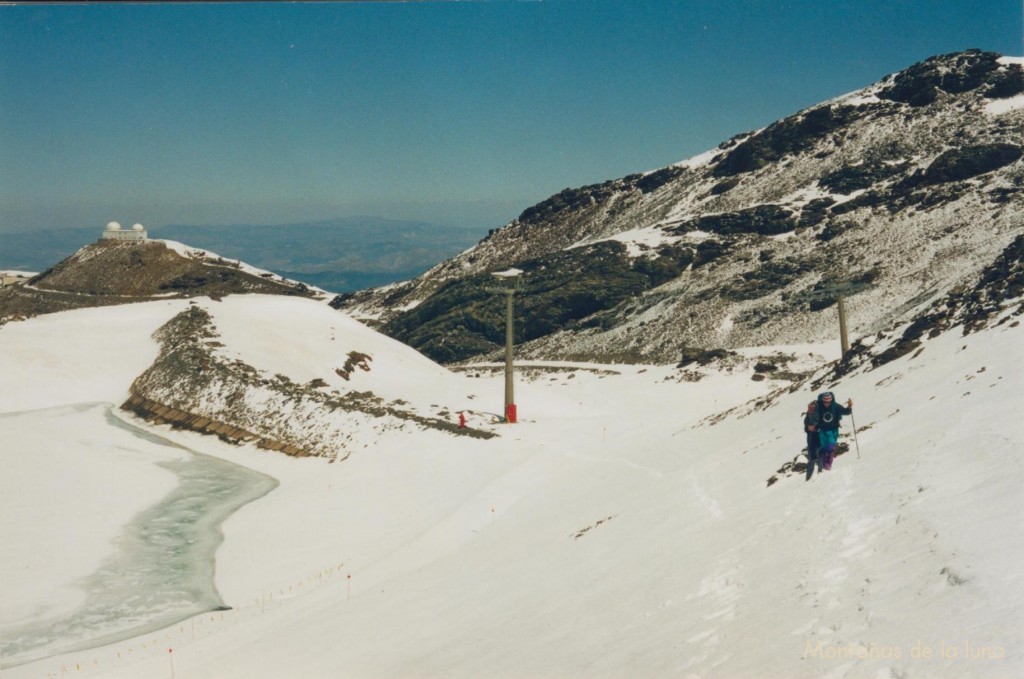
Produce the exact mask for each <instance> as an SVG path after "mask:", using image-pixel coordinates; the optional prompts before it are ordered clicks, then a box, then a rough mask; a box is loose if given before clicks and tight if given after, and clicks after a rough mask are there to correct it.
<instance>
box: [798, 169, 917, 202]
mask: <svg viewBox="0 0 1024 679" xmlns="http://www.w3.org/2000/svg"><path fill="white" fill-rule="evenodd" d="M908 167H909V163H898V164H893V165H890V164H886V163H862V164H860V165H845V166H843V167H841V168H839V169H838V170H833V171H832V172H829V173H828V174H826V175H825V176H823V177H822V178H821V179H820V180H818V184H820V185H821V186H823V187H825V188H827V189H828V190H829V191H832V192H835V193H842V194H844V195H848V194H851V193H853V192H854V191H859V190H861V189H867V188H870V187H871V186H874V185H875V184H877V183H878V182H880V181H883V180H885V179H888V178H889V177H892V176H894V175H897V174H901V173H902V172H905V171H906V170H907V168H908Z"/></svg>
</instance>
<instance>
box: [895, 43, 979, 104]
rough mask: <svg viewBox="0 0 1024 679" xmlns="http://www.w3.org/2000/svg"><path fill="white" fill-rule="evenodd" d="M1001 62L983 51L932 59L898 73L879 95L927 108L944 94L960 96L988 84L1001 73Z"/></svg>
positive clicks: (970, 51) (958, 53) (946, 55)
mask: <svg viewBox="0 0 1024 679" xmlns="http://www.w3.org/2000/svg"><path fill="white" fill-rule="evenodd" d="M998 59H999V55H998V54H996V53H994V52H982V51H980V50H968V51H966V52H957V53H953V54H944V55H941V56H936V57H931V58H930V59H926V60H925V61H923V62H921V63H918V64H914V65H913V66H911V67H910V68H908V69H906V70H904V71H902V72H900V73H899V74H897V75H896V76H895V78H893V83H892V85H891V86H890V87H887V88H885V89H884V90H882V91H881V92H879V94H878V96H879V98H881V99H888V100H890V101H898V102H902V103H904V104H909V105H911V106H914V107H920V106H927V105H928V104H931V103H933V102H934V101H935V100H936V99H938V96H939V92H940V91H942V92H946V93H949V94H960V93H963V92H969V91H971V90H974V89H977V88H978V87H980V86H981V85H983V84H985V83H986V82H987V81H988V79H989V78H990V77H991V76H993V74H995V73H996V72H997V71H999V62H998V61H997V60H998Z"/></svg>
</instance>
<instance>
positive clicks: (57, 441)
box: [0, 403, 277, 667]
mask: <svg viewBox="0 0 1024 679" xmlns="http://www.w3.org/2000/svg"><path fill="white" fill-rule="evenodd" d="M0 440H2V441H4V446H3V449H2V452H0V464H3V466H4V469H5V474H4V475H3V477H2V478H0V509H2V512H0V517H2V518H0V545H3V548H2V550H3V558H2V559H0V562H2V564H3V565H0V658H2V661H0V662H2V665H0V666H2V667H10V666H15V665H20V664H22V663H25V662H29V661H32V660H36V659H40V658H44V657H48V656H51V655H55V654H58V653H65V652H69V651H75V650H81V649H85V648H91V647H94V646H99V645H102V644H107V643H111V642H114V641H117V640H120V639H125V638H129V637H133V636H136V635H139V634H144V633H146V632H149V631H153V630H156V629H160V628H162V627H165V626H167V625H170V624H173V623H174V622H177V621H180V620H184V619H186V618H188V617H190V616H192V615H195V614H197V613H201V612H204V611H209V610H216V609H218V608H222V607H223V601H222V600H221V598H220V595H219V594H218V592H217V590H216V587H215V585H214V556H215V553H216V550H217V548H218V547H219V546H220V544H221V542H222V541H223V535H222V533H221V531H220V526H221V524H222V523H223V521H224V520H225V519H226V518H227V517H229V516H230V515H231V514H232V513H233V512H235V511H236V510H238V509H239V508H240V507H242V506H243V505H245V504H247V503H249V502H252V501H253V500H255V499H257V498H259V497H262V496H263V495H265V494H266V493H268V492H270V491H271V490H272V489H273V488H274V487H275V486H276V485H277V482H276V481H275V480H274V479H272V478H270V477H268V476H265V475H263V474H260V473H258V472H254V471H252V470H249V469H246V468H244V467H241V466H239V465H235V464H232V463H230V462H226V461H224V460H220V459H216V458H212V457H209V456H206V455H202V454H199V453H196V452H194V451H190V450H188V449H186V448H183V447H181V446H179V445H177V444H175V443H171V442H170V441H167V440H165V439H163V438H161V437H159V436H156V435H154V434H151V433H150V432H148V431H146V430H144V429H141V428H139V427H136V426H133V425H132V424H130V423H128V422H126V421H124V420H122V419H120V418H119V417H118V416H117V415H115V414H114V411H113V406H112V405H111V404H109V403H87V404H79V405H73V406H63V407H59V408H48V409H44V410H33V411H27V412H18V413H7V414H0Z"/></svg>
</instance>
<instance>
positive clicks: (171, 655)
mask: <svg viewBox="0 0 1024 679" xmlns="http://www.w3.org/2000/svg"><path fill="white" fill-rule="evenodd" d="M167 657H168V658H169V659H170V661H171V679H174V649H173V648H168V649H167Z"/></svg>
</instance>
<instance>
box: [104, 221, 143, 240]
mask: <svg viewBox="0 0 1024 679" xmlns="http://www.w3.org/2000/svg"><path fill="white" fill-rule="evenodd" d="M146 238H147V235H146V227H144V226H143V225H142V224H133V225H132V228H130V229H122V228H121V225H120V224H118V223H117V222H110V223H109V224H107V228H105V229H104V230H103V239H104V240H139V241H141V240H146Z"/></svg>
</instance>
